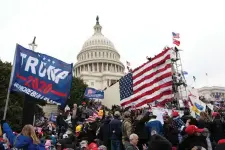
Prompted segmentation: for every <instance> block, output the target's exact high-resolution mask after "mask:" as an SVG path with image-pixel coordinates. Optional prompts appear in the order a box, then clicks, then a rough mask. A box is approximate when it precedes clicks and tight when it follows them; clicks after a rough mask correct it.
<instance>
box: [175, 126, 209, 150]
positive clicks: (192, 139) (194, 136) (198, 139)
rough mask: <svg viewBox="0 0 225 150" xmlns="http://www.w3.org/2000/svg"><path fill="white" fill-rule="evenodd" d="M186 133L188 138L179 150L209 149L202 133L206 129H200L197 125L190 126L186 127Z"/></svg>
mask: <svg viewBox="0 0 225 150" xmlns="http://www.w3.org/2000/svg"><path fill="white" fill-rule="evenodd" d="M185 132H186V134H187V137H185V138H184V139H183V141H182V142H181V143H180V145H179V148H178V149H179V150H186V149H192V148H193V147H198V148H205V149H208V145H207V141H206V137H205V136H203V135H202V134H201V133H203V132H204V129H199V128H198V127H196V126H195V125H189V126H187V127H186V129H185Z"/></svg>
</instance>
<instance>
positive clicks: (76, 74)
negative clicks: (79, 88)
mask: <svg viewBox="0 0 225 150" xmlns="http://www.w3.org/2000/svg"><path fill="white" fill-rule="evenodd" d="M75 76H76V77H77V68H76V69H75Z"/></svg>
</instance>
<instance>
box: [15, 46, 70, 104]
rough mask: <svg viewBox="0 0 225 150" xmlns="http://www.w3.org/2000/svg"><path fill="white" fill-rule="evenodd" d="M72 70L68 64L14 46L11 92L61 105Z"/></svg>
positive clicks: (68, 86)
mask: <svg viewBox="0 0 225 150" xmlns="http://www.w3.org/2000/svg"><path fill="white" fill-rule="evenodd" d="M72 67H73V65H72V64H67V63H65V62H62V61H60V60H58V59H56V58H53V57H51V56H48V55H45V54H41V53H36V52H34V51H31V50H28V49H26V48H24V47H22V46H20V45H17V47H16V53H15V60H14V65H13V72H12V75H13V76H12V83H11V90H12V91H18V92H23V93H26V94H28V95H30V96H32V97H34V98H37V99H42V100H45V101H47V102H51V103H55V104H58V105H61V104H65V101H66V99H67V98H68V95H69V93H70V88H71V81H72Z"/></svg>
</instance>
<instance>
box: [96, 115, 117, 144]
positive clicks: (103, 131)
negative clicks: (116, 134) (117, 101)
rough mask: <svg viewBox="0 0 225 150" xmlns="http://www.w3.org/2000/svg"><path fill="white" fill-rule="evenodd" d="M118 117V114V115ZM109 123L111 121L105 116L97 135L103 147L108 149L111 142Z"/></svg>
mask: <svg viewBox="0 0 225 150" xmlns="http://www.w3.org/2000/svg"><path fill="white" fill-rule="evenodd" d="M118 115H119V114H118ZM110 121H111V116H107V117H106V118H105V119H104V121H103V124H102V125H101V126H100V129H99V134H98V138H99V139H100V140H101V141H102V142H103V145H105V146H107V147H110V145H111V142H110V136H109V135H110V133H111V132H110V124H109V123H110Z"/></svg>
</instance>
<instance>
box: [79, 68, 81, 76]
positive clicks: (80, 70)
mask: <svg viewBox="0 0 225 150" xmlns="http://www.w3.org/2000/svg"><path fill="white" fill-rule="evenodd" d="M79 68H80V74H81V66H80V67H79Z"/></svg>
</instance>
